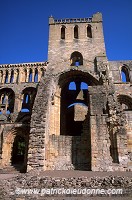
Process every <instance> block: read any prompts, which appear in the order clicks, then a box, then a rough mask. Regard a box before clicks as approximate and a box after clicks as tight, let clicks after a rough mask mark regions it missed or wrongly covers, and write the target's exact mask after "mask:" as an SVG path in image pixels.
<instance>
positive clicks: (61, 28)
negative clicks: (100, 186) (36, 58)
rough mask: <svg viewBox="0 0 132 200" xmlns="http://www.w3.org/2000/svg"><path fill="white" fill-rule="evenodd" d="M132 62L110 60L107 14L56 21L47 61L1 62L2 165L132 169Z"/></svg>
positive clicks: (52, 25)
mask: <svg viewBox="0 0 132 200" xmlns="http://www.w3.org/2000/svg"><path fill="white" fill-rule="evenodd" d="M131 82H132V60H131V61H108V59H107V56H106V50H105V43H104V36H103V28H102V15H101V13H96V14H94V15H93V16H92V17H91V18H81V19H80V18H79V19H78V18H75V19H61V20H55V19H54V18H53V17H50V18H49V46H48V62H41V63H22V64H10V65H0V106H1V110H0V167H1V168H5V167H7V168H8V167H9V166H19V165H20V166H21V168H22V169H23V170H24V171H30V170H32V169H35V170H71V169H73V170H76V169H78V170H88V171H90V170H92V171H115V170H119V171H131V170H132V87H131V86H132V84H131Z"/></svg>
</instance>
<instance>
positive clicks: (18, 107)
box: [14, 94, 24, 113]
mask: <svg viewBox="0 0 132 200" xmlns="http://www.w3.org/2000/svg"><path fill="white" fill-rule="evenodd" d="M23 96H24V94H15V104H14V112H15V113H19V112H20V111H21V108H22V101H23Z"/></svg>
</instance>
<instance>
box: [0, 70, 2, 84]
mask: <svg viewBox="0 0 132 200" xmlns="http://www.w3.org/2000/svg"><path fill="white" fill-rule="evenodd" d="M2 80H3V71H1V72H0V83H2Z"/></svg>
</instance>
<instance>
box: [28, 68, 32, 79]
mask: <svg viewBox="0 0 132 200" xmlns="http://www.w3.org/2000/svg"><path fill="white" fill-rule="evenodd" d="M28 82H32V70H31V69H30V71H29V77H28Z"/></svg>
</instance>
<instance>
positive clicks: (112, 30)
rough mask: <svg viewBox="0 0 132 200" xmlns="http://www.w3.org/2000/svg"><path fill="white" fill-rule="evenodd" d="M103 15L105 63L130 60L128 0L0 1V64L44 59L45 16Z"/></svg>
mask: <svg viewBox="0 0 132 200" xmlns="http://www.w3.org/2000/svg"><path fill="white" fill-rule="evenodd" d="M96 12H102V14H103V27H104V37H105V44H106V51H107V57H108V59H109V60H132V0H66V1H62V0H0V64H8V63H22V62H42V61H46V60H47V50H48V17H49V16H50V15H53V16H54V18H56V19H61V18H79V17H91V16H92V15H93V14H94V13H96Z"/></svg>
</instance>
